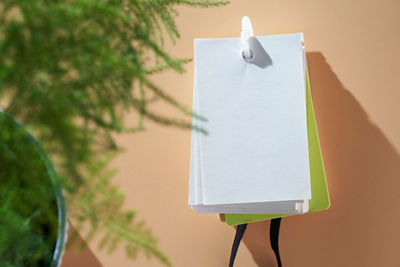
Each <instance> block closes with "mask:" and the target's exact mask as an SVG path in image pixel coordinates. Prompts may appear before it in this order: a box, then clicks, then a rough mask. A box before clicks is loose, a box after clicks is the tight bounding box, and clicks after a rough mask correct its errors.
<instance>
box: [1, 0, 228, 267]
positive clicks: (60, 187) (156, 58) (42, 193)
mask: <svg viewBox="0 0 400 267" xmlns="http://www.w3.org/2000/svg"><path fill="white" fill-rule="evenodd" d="M226 3H227V2H225V1H206V0H204V1H203V0H199V1H194V0H163V1H159V0H146V1H142V0H130V1H106V0H104V1H91V0H63V1H61V0H53V1H47V0H32V1H25V0H4V1H1V3H0V108H1V109H3V110H4V112H2V113H1V118H2V120H3V121H2V125H1V126H0V135H1V137H2V139H1V140H0V141H1V142H2V143H0V145H1V150H0V157H1V158H0V164H2V165H1V167H0V172H1V173H0V178H1V187H0V200H1V201H2V202H1V206H0V212H2V213H1V214H0V220H1V219H3V220H2V221H1V223H2V225H1V227H0V232H1V233H0V266H24V265H25V266H34V265H35V264H36V265H40V266H51V265H54V264H59V259H60V255H61V254H60V253H61V251H62V250H63V245H64V241H65V238H64V236H65V223H66V221H65V220H66V219H65V216H66V213H65V206H64V205H65V204H64V201H63V196H62V193H61V192H62V191H64V192H65V195H66V199H67V203H68V214H69V216H70V217H69V218H70V219H71V221H72V222H73V223H74V226H75V228H76V229H78V230H79V229H83V228H84V229H88V230H87V231H85V232H83V233H82V232H81V234H83V235H84V238H85V239H86V240H87V241H88V240H90V239H92V238H93V237H94V236H96V235H100V236H101V241H100V243H99V246H100V248H105V249H108V250H109V251H112V250H113V249H114V248H115V247H116V246H117V245H118V244H121V245H124V246H125V249H126V252H127V256H128V257H130V258H132V259H134V258H135V257H136V255H137V253H138V252H142V253H145V254H146V255H148V256H150V257H155V258H157V259H159V260H160V261H161V262H162V263H164V264H165V265H171V263H170V261H169V260H168V258H167V257H166V256H165V255H164V254H163V253H162V252H161V251H160V250H159V249H158V247H157V240H156V238H155V237H154V236H153V235H152V233H151V231H150V230H149V229H148V228H147V227H146V225H145V223H143V222H141V221H138V220H137V219H136V218H135V213H136V212H135V211H133V210H131V211H126V210H124V209H123V208H122V203H123V194H121V193H120V192H119V189H118V188H116V187H115V186H113V185H112V184H111V183H110V179H111V178H112V176H113V174H114V173H115V169H112V168H110V167H109V166H108V165H107V163H108V162H109V161H110V159H111V158H112V157H113V155H115V154H116V153H118V152H119V151H120V149H119V148H118V146H117V144H116V142H115V135H116V134H118V133H121V132H136V131H143V130H145V127H144V121H145V120H146V119H147V120H152V121H155V122H157V123H161V124H164V125H170V126H176V127H181V128H188V129H189V128H191V127H192V124H191V122H190V121H189V120H182V119H180V118H178V119H176V118H169V117H165V116H163V115H162V114H157V113H156V112H154V111H152V110H151V108H150V107H149V102H150V101H149V100H150V99H151V100H152V99H155V98H157V99H159V100H161V101H165V102H167V103H168V104H170V105H172V106H174V107H175V108H177V109H178V110H180V111H181V112H182V114H183V116H192V115H193V114H192V113H191V111H190V110H189V109H188V108H186V107H185V106H183V105H182V104H181V103H179V102H178V101H176V100H175V99H174V98H172V97H170V96H169V95H168V94H167V93H165V91H164V90H163V89H162V88H160V87H158V86H157V85H155V84H154V83H153V82H152V79H151V76H152V75H153V74H154V73H157V72H160V71H165V70H173V71H176V72H178V73H180V72H183V71H184V69H183V64H185V63H186V62H188V61H189V60H188V59H176V58H173V57H172V56H170V55H169V54H168V53H167V51H165V49H164V48H163V42H164V38H163V36H164V35H165V33H167V36H169V38H170V40H171V41H172V42H174V40H175V39H176V38H178V37H179V33H178V30H177V28H176V25H175V22H174V19H175V16H176V15H177V10H176V8H175V7H176V6H177V5H188V6H201V7H208V6H220V5H225V4H226ZM128 112H131V113H132V112H134V113H136V114H137V115H138V116H137V117H138V121H137V125H125V123H124V119H123V118H124V116H123V115H124V114H126V113H128ZM13 118H14V119H16V120H18V121H20V122H21V123H23V125H24V126H22V125H21V124H18V123H16V122H15V121H14V119H13ZM196 118H198V119H201V118H199V117H198V116H196ZM27 129H28V130H27ZM198 129H199V130H201V129H200V128H198ZM30 132H32V133H33V135H34V136H35V137H36V138H37V140H38V141H35V139H34V138H33V137H32V134H30ZM18 138H20V140H19V139H18ZM17 139H18V140H17ZM39 142H40V145H39ZM47 155H49V156H50V157H51V159H52V161H53V162H54V165H55V166H57V173H55V171H54V168H53V166H52V164H51V163H50V161H49V158H48V156H47ZM69 239H70V240H71V239H72V240H73V239H74V238H73V236H72V237H71V238H69ZM24 255H25V256H24Z"/></svg>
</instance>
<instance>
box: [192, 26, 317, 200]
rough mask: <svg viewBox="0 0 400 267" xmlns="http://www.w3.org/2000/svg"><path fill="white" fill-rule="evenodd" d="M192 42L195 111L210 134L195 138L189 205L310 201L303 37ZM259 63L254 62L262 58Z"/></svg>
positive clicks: (194, 135) (279, 36) (195, 135)
mask: <svg viewBox="0 0 400 267" xmlns="http://www.w3.org/2000/svg"><path fill="white" fill-rule="evenodd" d="M253 42H254V43H255V46H253V47H256V48H257V45H258V46H259V47H258V49H260V47H261V49H265V51H266V53H267V54H266V55H265V54H260V53H258V52H257V51H258V50H255V52H256V53H255V56H256V58H255V59H256V60H258V61H255V62H254V64H251V63H248V62H245V61H244V60H243V59H242V58H241V56H240V51H241V45H240V39H239V38H230V39H198V40H196V41H195V73H196V74H195V76H196V77H195V86H194V87H195V90H194V101H193V109H194V110H195V112H197V113H199V114H201V115H202V116H204V117H206V118H207V119H208V122H207V123H205V124H203V127H205V128H206V129H207V131H208V132H209V135H208V136H205V135H202V134H201V133H198V132H193V135H192V143H191V145H192V150H191V178H190V179H191V180H190V186H189V187H190V188H189V191H190V193H189V203H190V204H192V205H220V204H233V203H238V204H239V203H252V202H270V201H290V200H299V199H303V200H304V199H310V198H311V192H310V177H309V166H308V145H307V126H306V108H305V81H304V76H303V73H304V72H303V71H304V70H303V68H304V66H303V60H302V48H301V44H302V34H288V35H275V36H261V37H257V40H253ZM258 55H259V57H258V58H257V56H258Z"/></svg>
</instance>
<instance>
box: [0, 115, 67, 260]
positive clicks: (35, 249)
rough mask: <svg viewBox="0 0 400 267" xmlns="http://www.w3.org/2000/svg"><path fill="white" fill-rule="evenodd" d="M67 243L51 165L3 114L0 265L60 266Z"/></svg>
mask: <svg viewBox="0 0 400 267" xmlns="http://www.w3.org/2000/svg"><path fill="white" fill-rule="evenodd" d="M66 238H67V212H66V206H65V198H64V195H63V190H62V185H61V181H60V179H59V178H58V176H57V174H56V172H55V170H54V166H53V164H52V163H51V161H50V160H49V158H48V156H47V154H46V153H45V151H44V150H43V148H42V147H41V145H40V144H39V142H38V141H36V139H35V138H34V137H33V136H32V134H31V133H30V132H28V131H27V130H26V129H25V128H24V127H23V126H22V125H21V124H20V123H18V122H16V121H15V120H14V119H13V118H12V117H10V116H9V115H7V114H5V113H4V112H3V111H1V110H0V266H4V267H9V266H10V267H11V266H12V267H14V266H15V267H16V266H18V267H20V266H44V267H46V266H50V267H56V266H59V265H60V263H61V258H62V255H63V253H64V247H65V242H66Z"/></svg>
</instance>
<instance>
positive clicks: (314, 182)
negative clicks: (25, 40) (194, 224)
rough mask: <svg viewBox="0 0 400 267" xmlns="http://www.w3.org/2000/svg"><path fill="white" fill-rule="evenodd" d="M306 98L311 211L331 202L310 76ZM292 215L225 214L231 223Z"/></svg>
mask: <svg viewBox="0 0 400 267" xmlns="http://www.w3.org/2000/svg"><path fill="white" fill-rule="evenodd" d="M306 98H307V99H306V106H307V130H308V152H309V157H310V177H311V197H312V198H311V199H310V201H309V212H312V211H318V210H324V209H327V208H329V206H330V202H329V194H328V187H327V185H326V177H325V170H324V164H323V161H322V155H321V147H320V145H319V139H318V131H317V124H316V121H315V115H314V107H313V103H312V98H311V91H310V83H309V80H308V77H306ZM290 215H294V214H225V220H226V222H227V224H229V225H238V224H244V223H250V222H257V221H264V220H268V219H274V218H279V217H286V216H290Z"/></svg>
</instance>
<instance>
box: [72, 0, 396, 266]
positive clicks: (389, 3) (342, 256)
mask: <svg viewBox="0 0 400 267" xmlns="http://www.w3.org/2000/svg"><path fill="white" fill-rule="evenodd" d="M179 10H180V16H179V18H178V20H177V23H178V27H179V29H180V32H181V35H182V38H181V39H180V40H178V41H177V44H176V45H175V46H172V45H169V44H168V45H167V46H168V49H169V51H171V53H172V54H174V55H176V56H178V57H193V38H196V37H203V38H206V37H234V36H240V31H241V17H242V16H243V15H247V16H249V17H250V18H251V20H252V22H253V28H254V31H255V34H256V35H265V34H277V33H290V32H300V31H302V32H304V34H305V44H306V49H307V51H308V53H307V57H308V63H309V68H310V77H311V88H312V94H313V101H314V105H315V111H316V117H317V123H318V128H319V132H320V139H321V146H322V152H323V156H324V161H325V167H326V174H327V179H328V184H329V190H330V195H331V201H332V205H331V208H330V209H329V210H328V211H324V212H319V213H314V214H307V215H303V216H294V217H292V218H286V219H284V220H283V224H282V228H281V230H282V232H281V239H280V246H281V255H282V258H283V263H284V266H309V267H311V266H315V267H320V266H332V267H337V266H400V257H399V255H398V251H399V249H400V243H399V242H400V228H399V226H400V207H399V204H400V197H399V196H400V194H399V190H400V154H399V151H400V121H399V115H400V105H399V101H400V86H399V78H400V68H399V66H400V16H399V14H400V1H398V0H380V1H367V0H364V1H361V0H353V1H349V0H335V1H332V0H329V1H327V0H325V1H322V0H304V1H298V0H263V1H261V0H259V1H255V0H250V1H244V0H243V1H239V0H234V1H232V3H231V4H230V5H229V6H227V7H221V8H213V9H190V8H180V9H179ZM155 80H156V83H157V84H159V85H162V87H163V88H165V89H166V91H168V92H170V94H172V95H173V96H175V97H176V98H177V99H179V100H180V101H182V102H184V103H186V104H187V105H188V106H191V99H192V85H193V64H192V63H190V64H188V65H187V72H186V73H185V74H184V75H177V74H175V73H172V72H169V73H164V74H160V75H158V76H156V77H155ZM151 107H152V109H154V110H155V111H158V112H164V114H165V115H168V116H172V115H179V113H177V112H175V111H174V110H173V109H171V108H169V107H167V106H166V105H164V104H160V103H157V102H155V103H154V104H153V105H152V106H151ZM127 120H129V121H132V122H133V121H134V116H130V117H129V118H127ZM147 125H148V126H149V129H148V130H147V131H146V132H143V133H138V134H133V135H128V134H126V135H121V136H120V137H119V143H120V145H121V146H122V147H124V148H125V149H126V151H125V152H124V153H122V154H121V155H120V156H119V157H118V158H117V159H116V161H115V164H116V165H117V166H119V170H120V171H119V173H118V175H117V177H116V178H115V182H116V183H118V184H119V185H120V186H121V188H122V189H123V190H124V191H125V192H126V207H128V208H135V209H137V210H138V211H139V217H140V218H142V219H145V220H146V221H147V223H148V225H149V226H150V227H151V228H152V230H153V233H154V234H155V235H156V236H157V237H158V238H159V246H160V248H161V249H162V250H163V251H164V252H165V253H166V254H167V255H168V256H169V257H170V259H171V260H172V263H173V264H174V266H177V267H187V266H191V267H204V266H207V267H213V266H227V263H228V257H229V252H230V248H231V244H232V240H233V237H234V229H233V228H232V227H229V226H227V225H225V224H223V223H220V222H219V221H218V219H217V216H216V215H212V214H209V215H203V214H196V213H195V212H194V211H192V210H191V209H190V208H189V206H188V205H187V195H188V174H189V143H190V132H189V131H184V130H179V129H175V128H167V127H163V126H159V125H155V124H153V123H151V122H148V123H147ZM244 239H245V245H242V246H241V247H240V250H239V253H238V256H237V262H236V266H246V267H249V266H250V267H251V266H275V262H274V258H273V255H272V251H271V249H270V248H269V245H268V243H267V242H268V234H267V231H266V225H265V222H262V223H256V224H253V225H251V226H249V228H248V232H247V233H246V235H245V237H244ZM90 246H91V248H92V251H93V253H94V254H95V255H96V257H97V259H98V261H99V262H101V264H102V265H103V266H113V267H114V266H143V267H147V266H161V264H160V263H159V262H158V261H156V260H147V259H146V258H145V257H144V256H140V257H139V258H138V260H137V261H134V262H131V261H129V260H127V259H126V258H125V257H124V251H123V249H122V248H121V249H120V250H118V251H117V252H116V253H114V254H111V255H108V254H107V253H105V252H102V251H98V250H97V249H96V247H95V244H94V243H93V244H91V245H90ZM65 266H66V265H65ZM75 266H76V265H75ZM82 266H83V265H82ZM66 267H67V266H66Z"/></svg>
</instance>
